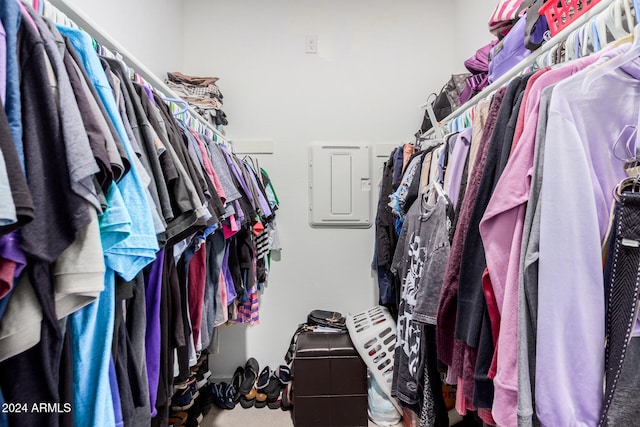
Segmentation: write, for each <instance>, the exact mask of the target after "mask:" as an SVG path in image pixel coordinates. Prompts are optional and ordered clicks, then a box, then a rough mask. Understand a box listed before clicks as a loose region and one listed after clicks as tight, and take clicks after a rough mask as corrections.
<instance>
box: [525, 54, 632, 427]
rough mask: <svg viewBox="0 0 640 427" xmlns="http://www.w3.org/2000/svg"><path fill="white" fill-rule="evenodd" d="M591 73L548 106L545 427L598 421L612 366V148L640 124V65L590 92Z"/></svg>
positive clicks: (541, 353) (539, 372)
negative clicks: (608, 303)
mask: <svg viewBox="0 0 640 427" xmlns="http://www.w3.org/2000/svg"><path fill="white" fill-rule="evenodd" d="M616 53H618V54H619V53H620V51H619V50H618V51H617V52H615V53H611V54H607V56H613V55H615V54H616ZM589 75H590V74H589V72H587V71H583V72H581V73H579V74H576V75H575V76H573V77H570V78H568V79H566V80H564V81H563V82H560V83H558V85H557V86H556V87H555V89H554V91H553V96H552V98H551V104H550V106H549V119H548V123H547V133H546V140H545V150H544V176H543V181H542V190H541V198H540V208H541V216H540V265H539V281H538V301H539V304H538V330H537V331H538V332H537V351H536V407H537V414H538V417H539V419H540V421H541V424H542V425H546V426H551V425H557V426H591V425H597V424H598V421H599V416H600V408H601V405H602V391H603V372H604V359H605V354H604V343H605V301H604V279H603V273H602V242H603V239H604V237H605V234H606V233H607V229H608V225H609V220H610V212H611V205H612V204H613V196H612V194H613V190H614V188H615V187H616V185H617V184H618V183H619V182H620V181H621V180H622V179H623V178H625V177H626V174H625V171H624V167H623V166H624V160H619V159H617V158H616V156H615V155H614V154H613V147H614V144H615V142H616V140H617V139H618V137H619V136H620V135H621V134H622V133H623V130H624V129H625V128H627V127H628V126H637V125H638V112H639V111H640V81H639V79H640V59H639V58H635V59H634V60H633V61H632V62H629V63H627V64H626V65H624V66H623V67H620V68H618V69H615V70H613V71H611V72H609V73H607V74H605V75H603V76H601V77H599V78H598V79H596V80H595V81H594V82H593V83H592V84H591V85H590V86H588V87H586V86H585V85H584V83H585V79H586V78H588V76H589ZM612 94H624V96H612Z"/></svg>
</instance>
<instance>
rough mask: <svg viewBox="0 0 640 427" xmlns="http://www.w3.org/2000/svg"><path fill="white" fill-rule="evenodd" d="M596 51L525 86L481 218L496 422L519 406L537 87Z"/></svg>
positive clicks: (513, 416)
mask: <svg viewBox="0 0 640 427" xmlns="http://www.w3.org/2000/svg"><path fill="white" fill-rule="evenodd" d="M596 59H597V57H596V55H593V56H590V57H587V58H583V59H580V60H578V61H576V62H573V63H571V64H567V65H566V66H563V67H560V68H557V69H554V70H550V71H546V72H545V71H544V70H542V71H541V72H542V73H543V74H541V75H539V76H537V77H536V76H534V77H536V78H537V80H536V81H534V83H533V84H532V85H531V86H529V87H528V92H529V93H528V99H527V104H526V106H524V107H523V108H526V110H525V112H524V116H523V117H525V118H526V121H525V124H524V127H523V131H522V135H521V137H520V139H519V141H515V140H514V145H515V148H514V149H513V152H512V154H511V157H510V158H509V162H508V163H507V166H506V168H505V170H504V172H503V173H502V176H501V177H500V180H499V181H498V184H497V185H496V189H495V191H494V193H493V196H492V197H491V200H490V201H489V205H488V206H487V209H486V211H485V214H484V217H483V218H482V221H481V222H480V235H481V236H482V241H483V244H484V247H485V252H486V259H487V268H488V270H489V275H490V277H491V282H492V284H493V287H494V292H495V296H496V302H497V303H498V309H499V310H500V315H501V320H500V335H499V336H498V348H499V352H498V355H497V370H496V376H495V378H494V387H495V396H494V401H493V416H494V418H495V420H496V422H497V423H498V425H500V426H504V427H510V426H514V427H515V426H517V425H518V420H517V407H518V327H517V325H518V280H519V274H520V254H521V246H522V231H523V224H524V217H525V211H526V207H527V201H528V200H529V193H530V189H531V176H532V173H533V167H534V164H533V162H534V150H535V140H536V128H537V124H538V107H539V104H540V95H541V93H542V90H543V89H544V88H546V87H548V86H550V85H552V84H555V83H557V82H559V81H561V80H563V79H565V78H566V77H568V76H571V75H572V74H575V73H576V72H577V71H579V70H581V69H583V68H585V67H586V66H588V65H590V64H591V63H593V62H594V61H595V60H596Z"/></svg>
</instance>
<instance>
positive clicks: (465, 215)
mask: <svg viewBox="0 0 640 427" xmlns="http://www.w3.org/2000/svg"><path fill="white" fill-rule="evenodd" d="M617 5H620V2H618V3H617ZM617 5H613V6H612V7H614V6H617ZM635 32H636V36H635V38H634V40H635V41H634V42H633V44H629V43H627V44H621V45H616V44H613V45H609V46H608V47H607V48H605V49H603V50H600V51H598V52H596V53H594V54H592V55H589V56H586V57H583V58H579V59H575V60H572V61H569V62H567V63H564V64H559V65H556V66H553V67H544V68H542V69H539V70H537V71H531V72H527V73H526V74H524V75H522V76H518V77H516V78H514V79H513V80H512V81H511V82H510V83H509V84H508V85H507V86H506V87H503V88H500V89H499V90H497V91H496V92H495V93H494V94H493V95H492V96H491V97H490V98H487V99H485V100H482V101H480V102H479V103H478V105H477V107H476V108H475V109H474V112H473V120H472V126H470V127H468V128H466V129H464V130H462V131H461V132H459V133H456V134H453V135H450V136H449V137H448V139H447V141H446V145H445V146H446V151H445V153H447V155H446V156H445V157H444V159H445V160H446V162H445V163H444V165H443V166H444V168H443V172H444V173H443V175H444V190H445V192H446V193H447V195H448V197H449V199H450V200H449V202H448V203H450V204H452V206H453V208H454V213H453V215H451V214H449V215H448V216H447V215H446V210H445V209H441V210H440V214H439V220H438V222H439V223H441V224H446V223H447V220H448V219H449V218H451V217H453V229H454V230H455V232H454V234H453V236H452V238H451V245H450V249H449V254H448V258H447V261H446V268H445V269H444V271H439V270H438V269H437V268H436V269H435V270H434V266H437V265H439V264H440V262H436V260H437V259H438V258H439V257H441V256H442V252H443V251H442V250H440V251H434V248H437V247H439V245H444V246H445V247H446V242H442V233H440V234H435V235H433V236H436V235H437V236H439V237H438V238H437V239H435V240H433V239H434V237H433V236H432V237H431V238H430V239H425V237H426V236H422V237H420V232H416V231H415V230H414V229H412V227H413V226H414V225H415V223H416V221H420V220H422V221H423V222H422V224H420V225H421V227H422V229H424V228H425V225H424V223H425V222H428V221H433V220H434V219H433V218H434V216H433V215H432V216H429V212H430V210H429V206H430V205H429V203H428V201H427V202H425V200H424V197H422V196H420V194H419V193H418V194H415V202H414V203H413V204H412V205H410V207H407V206H404V207H403V210H398V213H400V214H401V215H400V216H402V213H404V212H406V214H405V215H404V224H403V225H402V229H401V233H400V237H399V241H398V244H397V246H396V248H395V252H392V253H394V254H395V255H394V261H393V262H392V263H391V264H388V263H387V264H385V261H386V260H385V259H382V258H381V257H380V254H381V253H382V254H385V253H388V247H387V249H384V243H385V242H387V241H393V239H389V235H390V234H389V233H390V232H389V230H388V228H386V227H385V224H387V222H385V216H384V215H382V214H381V213H385V208H384V206H385V205H386V201H385V200H389V199H388V198H387V197H388V196H389V195H388V194H386V191H382V192H381V203H380V206H379V207H382V210H380V209H379V215H378V219H379V220H380V219H382V221H379V222H378V223H377V225H378V236H379V238H378V239H377V247H376V249H377V251H378V252H377V253H378V257H377V262H378V268H379V275H380V277H383V278H385V274H386V275H388V274H391V273H396V277H397V279H398V282H397V287H396V288H397V289H398V290H399V291H400V295H399V296H400V299H399V300H398V302H399V315H398V348H397V350H396V361H395V363H396V366H395V367H396V369H395V370H394V383H396V382H398V384H397V386H396V387H395V388H394V394H395V396H396V397H397V398H398V399H399V401H400V402H401V403H402V404H403V405H404V406H406V407H409V408H411V409H413V410H414V411H416V409H417V410H419V412H417V413H418V414H421V415H423V416H422V422H423V423H422V424H423V425H441V422H442V411H438V410H436V411H435V412H434V411H433V407H434V405H435V408H436V409H437V408H438V407H440V405H442V402H439V399H440V398H439V396H437V395H436V394H435V393H434V392H433V390H434V388H433V387H432V386H433V384H431V390H432V392H431V396H428V393H427V390H428V389H429V388H430V387H429V384H430V383H429V382H428V381H431V383H433V381H434V378H435V379H436V381H437V378H438V377H437V375H435V374H434V372H433V371H431V375H429V369H432V370H433V369H435V370H436V371H435V372H436V373H437V366H436V364H435V363H433V362H432V363H431V364H429V360H432V359H430V355H431V353H430V352H431V351H434V350H433V349H431V347H433V346H435V348H436V349H437V355H438V357H437V358H438V359H439V360H440V361H442V362H444V364H446V365H447V367H448V369H447V372H446V382H448V383H450V384H453V385H456V386H457V391H456V393H457V399H456V409H457V410H458V412H460V413H462V414H464V413H466V411H467V410H470V409H477V410H478V415H479V416H480V417H481V418H482V419H483V421H485V422H487V423H489V424H497V425H500V426H516V425H534V424H535V423H537V422H539V423H540V424H541V425H545V426H556V425H586V426H596V425H604V424H605V423H609V424H610V425H633V424H634V422H635V421H634V420H635V419H637V417H638V415H640V414H638V408H639V405H637V401H636V400H637V396H638V393H637V391H638V390H639V389H640V388H639V387H640V383H638V381H637V378H638V372H637V368H636V364H635V362H636V361H637V358H638V357H640V343H639V342H638V339H637V338H635V337H636V336H638V335H640V334H639V332H640V327H638V326H637V325H636V317H637V309H638V304H637V302H638V285H637V280H636V278H637V277H638V271H640V266H639V264H638V262H639V258H638V254H637V252H638V247H639V246H640V244H639V243H638V241H639V240H640V239H639V237H640V236H638V225H637V224H638V223H639V222H638V219H639V218H638V217H637V215H638V208H637V206H638V205H637V197H638V190H639V189H640V185H639V184H640V180H639V179H638V170H637V164H638V152H637V150H638V143H637V138H638V136H637V127H638V120H639V117H640V96H639V95H640V59H639V55H640V38H639V37H640V30H639V28H636V31H635ZM397 159H398V158H397V157H396V159H392V158H390V159H389V161H388V162H387V164H386V167H388V166H389V165H390V164H393V162H394V161H395V160H397ZM385 171H386V169H385ZM410 173H411V168H410V167H407V168H406V169H405V173H404V178H403V179H406V180H407V182H410V181H411V180H412V179H413V178H412V177H411V176H410ZM628 175H630V176H631V177H628ZM625 178H626V179H625ZM451 183H453V187H452V186H451ZM384 184H385V182H384V180H383V186H384ZM400 187H402V184H400ZM393 188H394V187H393V186H392V187H391V189H392V190H393ZM408 188H411V185H409V187H408ZM614 196H615V197H614ZM404 199H406V198H404ZM409 199H411V197H409ZM391 200H392V203H391V205H392V206H393V205H394V203H395V202H394V197H391ZM400 200H403V198H401V199H400ZM436 205H437V203H436ZM400 206H402V205H400ZM412 211H413V217H414V218H417V219H414V220H412ZM391 212H392V210H391V208H389V211H387V213H388V214H390V213H391ZM387 218H388V216H387ZM425 218H427V220H426V221H425ZM412 224H413V225H412ZM416 236H417V237H420V238H417V237H416ZM392 237H393V236H392ZM391 248H392V245H391ZM436 255H437V256H436ZM398 261H399V262H398ZM603 266H604V268H603ZM381 267H382V269H381ZM385 267H387V270H385ZM440 273H442V274H440ZM386 279H387V280H386V281H384V280H383V281H381V283H389V280H388V276H387V277H386ZM438 287H440V288H439V290H440V293H439V295H438V298H437V302H434V301H433V300H428V298H430V297H431V298H433V295H434V290H433V288H438ZM430 288H431V289H430ZM384 291H385V289H382V288H381V296H384V295H393V293H392V292H384ZM382 302H383V303H385V302H387V303H389V304H393V302H394V301H393V300H392V299H391V300H387V301H384V300H383V301H382ZM434 303H436V304H437V310H436V318H435V321H434V319H433V318H432V317H431V316H428V315H427V316H425V314H429V313H433V311H429V310H433V304H434ZM425 310H426V311H425ZM431 325H435V326H433V327H434V328H435V338H432V337H431V336H430V332H429V331H428V328H429V327H432V326H431ZM434 342H435V344H434ZM625 356H626V357H625ZM425 365H426V371H424V372H423V371H422V370H421V369H422V368H423V367H424V366H425ZM407 380H408V381H409V386H410V387H408V388H409V390H408V391H407V390H403V389H402V386H401V383H406V382H407ZM416 390H417V393H416ZM411 393H413V394H411ZM421 393H422V394H421ZM420 395H422V396H423V397H424V400H423V402H424V403H421V404H420V400H419V397H420ZM429 399H431V401H430V403H428V400H429ZM425 408H426V410H425ZM425 411H427V412H428V411H432V414H431V418H429V417H425V416H424V415H425Z"/></svg>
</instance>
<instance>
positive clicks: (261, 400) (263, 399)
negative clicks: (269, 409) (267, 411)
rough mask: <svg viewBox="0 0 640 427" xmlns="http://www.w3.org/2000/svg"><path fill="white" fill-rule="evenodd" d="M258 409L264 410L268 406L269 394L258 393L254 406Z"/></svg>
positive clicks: (259, 391) (260, 391)
mask: <svg viewBox="0 0 640 427" xmlns="http://www.w3.org/2000/svg"><path fill="white" fill-rule="evenodd" d="M254 406H255V407H256V408H264V407H265V406H267V394H266V393H264V392H263V391H262V390H258V391H257V392H256V402H255V404H254Z"/></svg>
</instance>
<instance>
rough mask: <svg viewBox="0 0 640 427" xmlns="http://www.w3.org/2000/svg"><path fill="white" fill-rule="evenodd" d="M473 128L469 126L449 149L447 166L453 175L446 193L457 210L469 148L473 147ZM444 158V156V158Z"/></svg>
mask: <svg viewBox="0 0 640 427" xmlns="http://www.w3.org/2000/svg"><path fill="white" fill-rule="evenodd" d="M472 133H473V127H471V126H469V127H468V128H466V129H464V130H463V131H461V132H460V133H459V134H458V137H457V138H456V139H455V140H454V141H453V144H451V146H450V147H449V162H448V164H447V173H450V174H451V179H450V180H448V184H449V185H448V186H446V185H445V188H444V192H445V193H446V194H448V195H449V198H450V199H451V205H452V206H453V209H454V210H455V209H456V206H457V204H458V198H459V197H460V184H461V182H462V174H463V172H464V164H465V162H466V161H467V156H468V155H469V146H471V134H472ZM442 157H444V156H442Z"/></svg>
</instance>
